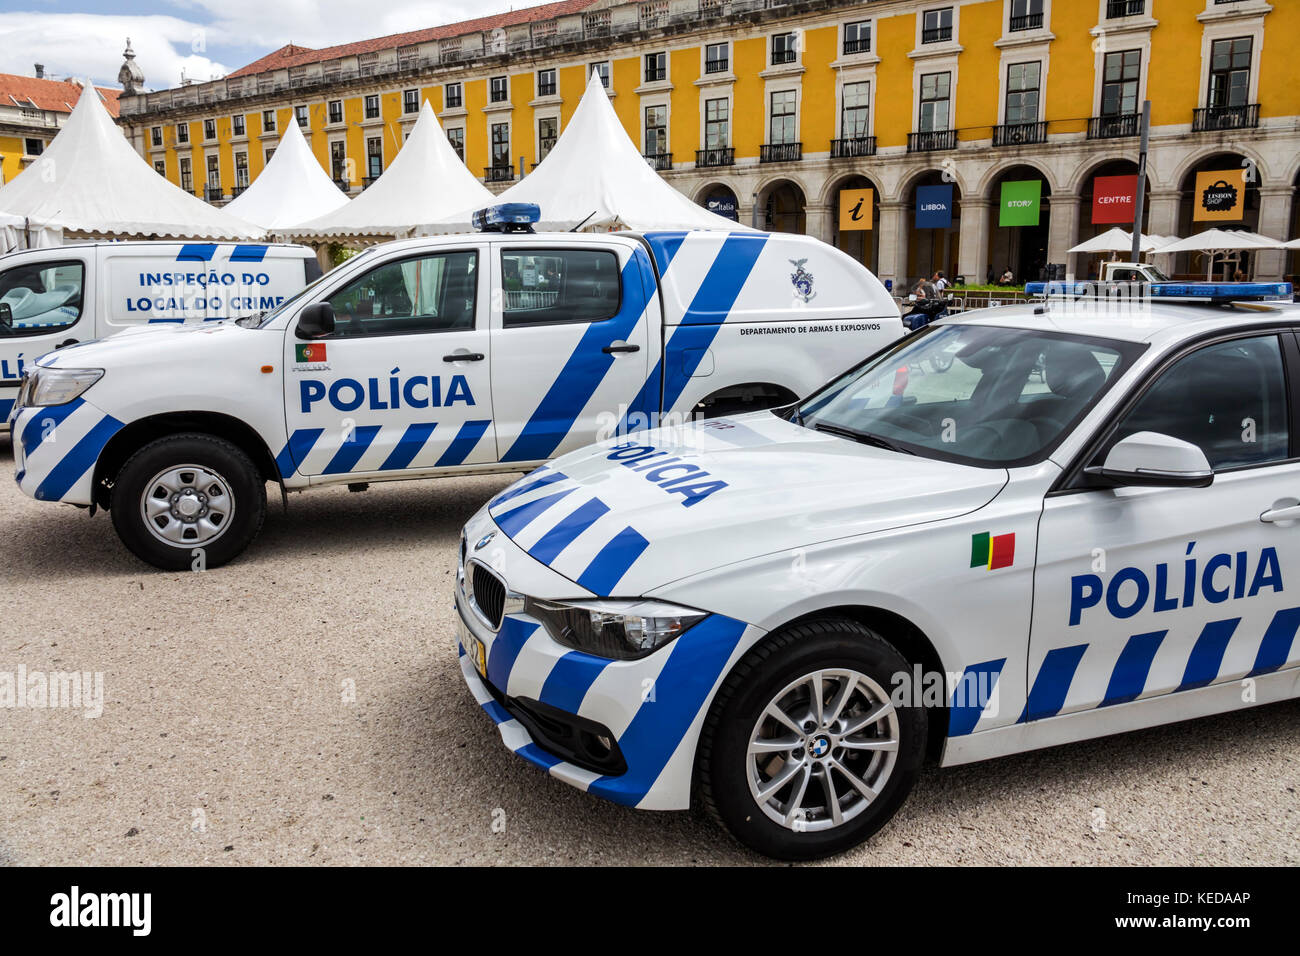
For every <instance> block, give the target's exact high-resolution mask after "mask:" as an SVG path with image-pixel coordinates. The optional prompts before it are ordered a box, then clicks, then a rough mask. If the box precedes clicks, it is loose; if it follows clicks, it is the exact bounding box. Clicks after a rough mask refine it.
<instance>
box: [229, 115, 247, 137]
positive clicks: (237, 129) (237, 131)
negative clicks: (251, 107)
mask: <svg viewBox="0 0 1300 956" xmlns="http://www.w3.org/2000/svg"><path fill="white" fill-rule="evenodd" d="M230 132H231V133H232V134H233V135H235V136H243V135H244V114H243V113H236V114H235V115H234V116H232V117H230Z"/></svg>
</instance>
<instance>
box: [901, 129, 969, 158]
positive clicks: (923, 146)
mask: <svg viewBox="0 0 1300 956" xmlns="http://www.w3.org/2000/svg"><path fill="white" fill-rule="evenodd" d="M956 148H957V131H956V130H955V129H932V130H927V131H926V132H923V133H908V134H907V151H908V152H909V153H930V152H934V151H935V150H939V149H956Z"/></svg>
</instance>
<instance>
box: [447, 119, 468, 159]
mask: <svg viewBox="0 0 1300 956" xmlns="http://www.w3.org/2000/svg"><path fill="white" fill-rule="evenodd" d="M447 142H449V143H451V148H452V149H454V150H455V151H456V155H457V156H459V157H460V161H461V162H462V163H463V162H465V130H464V129H463V128H461V127H459V126H458V127H456V128H455V129H449V130H447Z"/></svg>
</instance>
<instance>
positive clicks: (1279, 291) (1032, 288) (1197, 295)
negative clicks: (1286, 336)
mask: <svg viewBox="0 0 1300 956" xmlns="http://www.w3.org/2000/svg"><path fill="white" fill-rule="evenodd" d="M1134 287H1137V288H1141V289H1142V290H1143V292H1145V294H1146V295H1147V296H1148V297H1149V298H1152V299H1163V300H1165V301H1167V302H1290V301H1291V297H1292V291H1293V290H1292V286H1291V283H1290V282H1152V283H1150V284H1147V285H1144V284H1141V283H1131V282H1027V283H1025V292H1026V293H1027V294H1028V295H1041V296H1049V297H1055V296H1070V297H1072V298H1087V297H1092V296H1098V297H1102V298H1105V297H1106V296H1108V295H1114V294H1116V293H1121V292H1123V291H1126V290H1128V289H1132V288H1134Z"/></svg>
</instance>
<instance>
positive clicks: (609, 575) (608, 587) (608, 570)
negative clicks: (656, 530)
mask: <svg viewBox="0 0 1300 956" xmlns="http://www.w3.org/2000/svg"><path fill="white" fill-rule="evenodd" d="M649 545H650V542H649V541H647V540H646V539H645V538H643V537H641V535H640V534H639V533H638V532H637V531H636V529H634V528H624V529H623V530H622V531H620V532H619V533H618V534H616V535H614V538H613V540H611V541H610V542H609V544H607V545H605V547H603V548H601V549H600V551H599V553H597V555H596V556H595V557H594V558H592V559H591V564H589V565H587V570H585V571H583V572H582V574H581V575H580V576H579V577H578V583H579V584H581V585H582V586H583V587H584V588H586V589H587V590H588V591H590V592H591V593H592V594H598V595H600V596H601V597H608V596H609V595H611V594H613V592H614V588H615V587H616V586H617V585H618V582H619V581H620V580H622V578H623V575H625V574H627V571H628V568H630V567H632V565H633V564H634V563H636V559H637V558H639V557H641V552H643V551H645V549H646V548H647V547H649Z"/></svg>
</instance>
